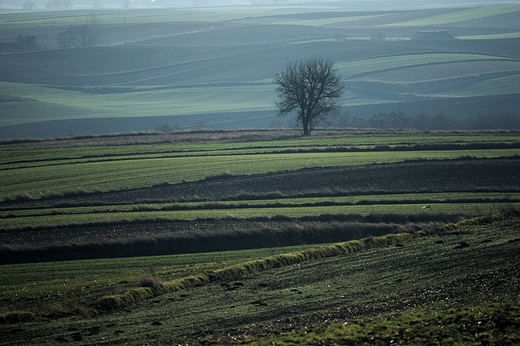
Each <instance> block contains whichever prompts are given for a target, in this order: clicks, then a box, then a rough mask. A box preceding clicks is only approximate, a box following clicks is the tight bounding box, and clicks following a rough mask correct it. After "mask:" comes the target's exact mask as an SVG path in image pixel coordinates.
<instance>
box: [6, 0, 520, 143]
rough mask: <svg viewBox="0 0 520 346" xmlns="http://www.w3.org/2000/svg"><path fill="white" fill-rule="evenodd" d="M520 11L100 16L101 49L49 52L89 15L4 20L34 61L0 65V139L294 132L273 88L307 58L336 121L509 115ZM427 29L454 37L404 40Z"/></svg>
mask: <svg viewBox="0 0 520 346" xmlns="http://www.w3.org/2000/svg"><path fill="white" fill-rule="evenodd" d="M518 12H520V6H519V5H515V4H512V5H499V6H488V7H472V8H440V9H439V8H436V9H421V10H407V11H379V12H375V11H372V12H354V11H351V10H349V9H348V8H347V7H346V5H344V4H341V3H331V4H322V5H320V6H318V5H315V6H303V5H298V6H296V5H294V6H266V7H263V6H259V7H225V8H194V9H190V10H179V9H164V10H156V9H155V10H153V9H150V10H129V11H116V10H100V11H99V12H97V13H95V15H96V17H97V23H98V24H97V30H98V38H99V40H98V46H97V47H85V48H74V49H57V48H56V41H55V40H56V37H57V35H58V34H59V33H60V32H62V31H63V30H64V29H65V28H66V27H67V26H69V25H75V24H76V23H82V19H81V18H83V17H86V16H87V15H89V13H88V12H86V11H76V10H75V11H70V12H69V11H65V12H63V11H62V12H37V13H33V12H29V13H27V14H25V13H16V12H15V13H13V12H8V13H2V14H0V19H2V21H1V22H2V24H1V25H0V33H1V34H0V39H2V40H4V41H8V40H12V41H14V38H15V37H16V36H17V35H31V34H33V35H36V36H37V43H38V44H39V45H40V49H37V50H34V49H33V50H30V51H24V50H22V49H18V50H14V51H13V50H10V51H9V50H7V51H4V54H1V55H0V66H2V70H3V73H2V75H1V76H0V95H2V97H1V98H0V101H1V102H0V110H1V113H2V117H1V119H0V138H14V137H56V136H69V135H83V134H96V133H97V134H99V133H114V132H128V131H149V130H154V129H155V128H158V127H161V126H167V128H171V129H194V128H227V129H229V128H253V127H259V128H266V127H278V126H292V122H291V121H290V119H280V118H277V117H276V115H275V113H276V112H275V109H274V98H275V93H274V85H273V82H272V78H271V77H272V75H273V73H275V72H277V71H279V70H280V69H281V68H283V66H284V64H285V63H286V62H287V61H291V60H295V59H305V58H309V57H314V56H317V55H320V56H324V57H327V58H330V59H332V60H334V61H335V62H336V63H337V66H338V68H339V69H340V71H341V73H342V76H343V80H344V83H345V85H346V87H347V94H346V95H345V97H344V100H343V105H344V110H345V111H348V112H349V114H351V115H353V116H356V117H360V118H365V119H366V118H368V117H370V116H372V115H373V114H375V113H377V112H393V111H397V110H402V111H405V112H407V113H428V114H430V115H436V114H438V113H443V114H445V115H446V116H448V117H476V116H482V115H486V116H491V117H493V116H497V115H500V114H505V113H515V112H517V109H518V106H519V104H518V103H519V102H520V101H518V100H520V98H519V97H518V94H520V83H519V81H520V48H518V47H520V45H519V40H520V30H519V29H518V24H519V20H518V18H520V16H518V14H519V13H518ZM425 30H429V31H431V30H446V31H448V32H449V33H450V34H452V35H454V37H455V39H453V40H410V37H411V36H412V35H413V34H414V33H416V32H418V31H425ZM377 35H379V36H377ZM374 37H384V38H385V40H384V41H381V40H374V39H373V38H374ZM329 125H331V124H329ZM332 125H333V126H337V124H334V123H333V124H332Z"/></svg>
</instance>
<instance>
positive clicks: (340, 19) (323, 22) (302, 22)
mask: <svg viewBox="0 0 520 346" xmlns="http://www.w3.org/2000/svg"><path fill="white" fill-rule="evenodd" d="M386 16H388V14H367V15H363V16H346V17H333V18H322V19H307V20H304V19H283V20H275V21H274V23H275V24H278V25H305V26H317V27H320V26H325V25H331V24H338V23H344V22H355V21H358V20H366V19H373V18H382V17H386Z"/></svg>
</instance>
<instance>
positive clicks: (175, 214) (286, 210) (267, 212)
mask: <svg viewBox="0 0 520 346" xmlns="http://www.w3.org/2000/svg"><path fill="white" fill-rule="evenodd" d="M428 203H430V202H425V201H410V202H403V203H401V202H392V203H385V202H379V203H378V202H374V203H359V204H339V205H338V204H330V203H326V204H321V205H306V206H298V205H295V206H292V205H289V206H248V207H238V208H237V207H232V206H231V207H227V208H213V209H202V208H201V209H188V210H182V209H179V210H177V209H173V210H151V211H144V212H143V211H126V212H99V213H87V214H61V213H59V212H56V213H55V215H54V214H53V215H30V216H23V217H7V218H4V219H3V227H2V228H0V230H4V231H5V230H10V231H13V230H17V231H21V230H32V231H36V230H44V229H50V228H59V227H62V228H65V227H82V226H85V227H97V226H113V225H122V224H127V225H128V224H140V223H142V224H150V223H165V222H177V221H197V220H198V221H201V220H221V219H246V220H276V219H290V218H298V217H306V216H310V217H319V216H320V215H325V214H329V215H333V214H337V215H341V214H353V213H359V214H364V215H368V214H370V213H386V214H390V213H397V214H414V213H418V214H419V213H423V214H424V213H425V212H426V211H423V210H422V207H423V206H424V205H425V204H428ZM507 205H511V206H516V205H518V202H517V201H516V200H509V199H507V200H500V201H477V202H475V201H473V202H471V203H469V202H435V204H433V203H432V204H431V208H430V209H429V210H428V212H429V213H465V214H472V215H479V214H482V213H485V212H495V211H497V210H500V209H502V208H504V206H507Z"/></svg>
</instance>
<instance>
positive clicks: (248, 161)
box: [0, 149, 520, 198]
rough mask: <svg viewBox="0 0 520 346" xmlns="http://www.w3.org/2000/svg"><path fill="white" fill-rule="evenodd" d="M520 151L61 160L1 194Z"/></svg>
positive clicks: (7, 176) (14, 172)
mask: <svg viewBox="0 0 520 346" xmlns="http://www.w3.org/2000/svg"><path fill="white" fill-rule="evenodd" d="M518 154H520V149H504V150H500V149H490V150H426V151H418V152H416V151H376V152H323V153H321V152H318V153H299V152H296V153H286V154H278V153H273V154H259V155H222V156H215V157H212V159H211V160H208V158H207V157H201V156H192V157H173V158H152V159H135V160H124V161H107V162H103V161H99V162H85V163H65V164H63V165H55V166H45V167H29V168H21V169H8V170H3V171H0V179H1V180H2V182H4V184H2V186H1V187H0V196H4V198H5V197H7V196H9V195H11V196H12V195H16V194H22V193H26V194H29V195H33V197H36V198H38V197H40V196H41V195H44V194H45V193H49V192H51V191H54V192H59V191H65V190H72V189H77V188H84V189H86V190H87V191H91V192H94V191H96V190H101V191H110V190H122V189H132V188H140V187H149V186H153V185H156V184H160V183H164V182H169V183H173V184H176V183H181V182H183V181H196V180H202V179H205V178H206V177H209V176H215V175H217V176H218V175H221V174H223V173H230V174H234V175H251V174H258V173H268V172H279V171H286V170H297V169H302V168H309V167H333V166H352V165H362V164H367V163H384V162H400V161H404V160H417V159H423V160H435V159H454V158H459V157H462V156H473V157H480V158H482V157H489V158H491V157H503V156H514V155H518Z"/></svg>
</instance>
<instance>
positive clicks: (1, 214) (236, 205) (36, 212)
mask: <svg viewBox="0 0 520 346" xmlns="http://www.w3.org/2000/svg"><path fill="white" fill-rule="evenodd" d="M517 202H520V193H515V192H511V193H507V192H448V193H445V192H442V193H403V194H366V195H363V194H362V195H352V196H350V195H349V196H329V197H297V198H293V197H280V198H276V199H271V198H269V199H240V200H236V201H228V200H226V201H218V202H177V203H163V202H161V203H153V202H150V203H133V202H131V201H129V203H128V204H121V205H117V204H110V205H96V206H84V207H79V206H76V207H59V206H58V207H54V208H37V209H35V208H33V209H16V208H4V209H3V210H2V211H0V218H15V217H29V216H49V215H85V214H96V213H114V214H118V213H128V212H140V213H142V214H146V213H149V212H160V211H179V210H185V211H186V210H210V209H217V210H218V209H253V208H266V207H269V208H280V207H310V206H321V207H324V206H348V205H355V204H357V205H366V206H368V205H382V204H413V203H417V204H420V205H424V204H428V203H457V204H462V203H485V204H490V203H495V204H504V203H517Z"/></svg>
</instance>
